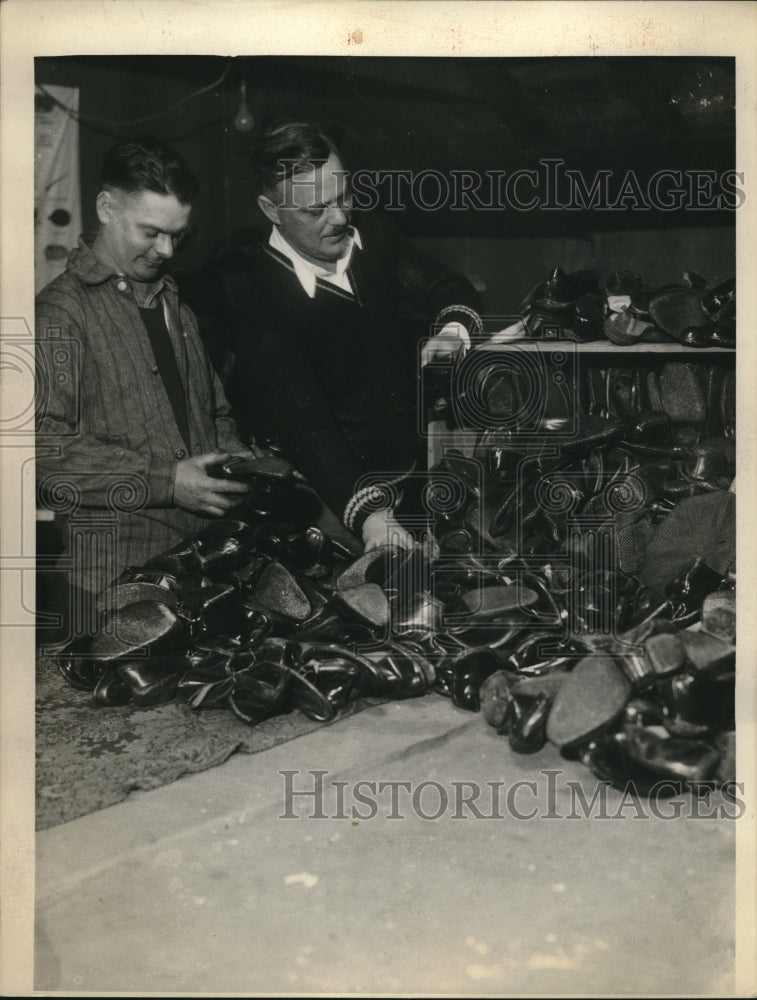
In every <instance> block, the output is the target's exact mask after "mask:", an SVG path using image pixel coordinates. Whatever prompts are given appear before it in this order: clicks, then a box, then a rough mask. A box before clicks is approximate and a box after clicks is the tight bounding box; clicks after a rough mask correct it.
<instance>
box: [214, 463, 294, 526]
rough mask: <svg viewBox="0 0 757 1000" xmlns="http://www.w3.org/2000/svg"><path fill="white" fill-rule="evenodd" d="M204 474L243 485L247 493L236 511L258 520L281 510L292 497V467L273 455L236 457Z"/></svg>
mask: <svg viewBox="0 0 757 1000" xmlns="http://www.w3.org/2000/svg"><path fill="white" fill-rule="evenodd" d="M208 474H209V475H211V476H216V477H217V478H219V479H233V480H235V481H237V482H241V483H245V484H246V485H247V486H248V487H249V492H248V493H247V495H246V496H245V497H244V498H243V500H242V502H241V504H240V507H239V509H240V510H242V511H244V512H245V514H248V513H252V514H254V515H257V516H259V517H262V516H265V515H270V514H272V513H275V511H277V510H279V509H281V506H282V505H283V504H284V503H285V502H286V501H287V500H288V499H289V498H290V497H291V496H292V494H293V492H294V488H295V485H296V482H297V480H296V477H295V474H294V468H293V466H292V465H291V464H290V463H289V462H287V461H286V460H285V459H283V458H278V457H276V456H274V455H262V456H260V457H252V456H249V457H248V456H244V455H236V456H233V457H232V458H230V459H227V461H225V462H223V463H221V464H220V465H216V466H212V467H210V468H209V469H208Z"/></svg>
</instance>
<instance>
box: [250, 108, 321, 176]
mask: <svg viewBox="0 0 757 1000" xmlns="http://www.w3.org/2000/svg"><path fill="white" fill-rule="evenodd" d="M336 152H337V149H336V146H335V145H334V143H333V142H332V140H331V139H330V138H329V137H328V136H327V135H326V133H325V132H322V131H321V129H320V128H319V127H318V126H317V125H314V124H312V123H310V122H293V121H280V122H276V123H275V124H274V125H271V126H270V127H269V128H268V129H266V130H265V132H263V134H262V135H261V136H260V138H259V139H258V141H257V144H256V146H255V151H254V152H253V154H252V170H253V173H254V175H255V179H256V181H257V182H258V184H259V185H260V188H261V190H262V191H265V192H271V191H273V190H274V188H275V187H276V185H277V184H278V183H279V182H280V181H284V180H288V179H289V178H290V177H293V176H294V175H295V174H302V173H305V172H306V171H308V170H311V169H312V168H313V167H317V166H322V165H323V164H324V163H325V162H326V161H327V160H328V158H329V157H330V156H331V155H332V153H336Z"/></svg>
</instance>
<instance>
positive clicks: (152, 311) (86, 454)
mask: <svg viewBox="0 0 757 1000" xmlns="http://www.w3.org/2000/svg"><path fill="white" fill-rule="evenodd" d="M197 193H198V183H197V180H196V178H195V176H194V175H193V174H192V172H191V171H190V169H189V168H188V166H187V165H186V163H185V162H184V161H183V160H182V158H181V157H180V156H179V155H178V154H177V153H176V152H175V151H174V150H172V149H170V148H168V147H166V146H164V145H162V144H161V143H159V142H157V141H156V140H154V139H145V140H141V141H136V142H124V143H120V144H119V145H117V146H116V147H114V148H113V149H111V150H110V151H109V152H108V153H107V154H106V156H105V160H104V164H103V172H102V183H101V190H100V192H99V194H98V196H97V202H96V207H97V217H98V221H99V228H98V231H97V234H96V235H95V237H94V240H93V241H91V243H90V242H87V241H86V240H85V239H81V240H80V242H79V246H78V247H77V248H76V249H75V250H73V251H72V253H71V254H70V256H69V259H68V261H67V264H66V270H65V271H64V272H63V274H61V275H59V276H58V277H57V278H56V279H55V280H54V281H52V282H51V283H50V284H49V285H47V286H46V287H45V288H44V289H42V291H41V292H40V293H39V295H38V296H37V299H36V303H35V312H36V338H37V365H38V379H37V439H36V444H37V484H38V498H39V503H40V504H41V505H42V506H43V507H47V508H48V509H52V510H54V511H55V513H56V519H57V520H58V521H59V523H60V527H61V541H62V544H63V553H62V557H61V561H60V567H61V569H62V570H63V572H64V574H65V577H66V579H67V581H68V584H69V586H70V588H72V589H71V591H70V592H69V595H68V596H69V597H70V593H76V594H78V595H79V599H80V603H81V599H82V592H83V594H84V596H85V598H86V597H87V596H89V597H91V595H93V594H97V593H98V592H100V591H102V590H103V589H104V588H106V587H107V586H108V585H109V584H110V583H111V582H112V581H113V580H114V579H116V578H117V577H118V576H119V574H120V573H121V572H122V571H123V570H124V569H125V568H126V567H127V566H140V565H141V564H142V563H144V562H145V561H146V560H147V559H149V558H150V557H151V556H154V555H157V554H159V553H160V552H162V551H165V550H166V549H167V548H169V547H171V546H172V545H174V544H176V543H177V542H178V541H180V540H181V539H182V538H185V537H187V536H190V535H192V534H193V533H195V532H197V531H198V530H199V529H200V528H202V527H203V526H204V525H205V524H206V523H207V520H208V518H213V517H219V516H222V515H223V514H225V513H226V512H227V511H228V510H230V509H231V508H232V507H234V506H235V505H236V504H238V503H239V501H240V496H239V494H241V493H244V492H246V490H247V487H245V486H243V485H242V484H240V483H236V482H233V481H229V480H223V479H218V478H214V477H212V476H211V475H209V466H211V465H212V464H214V463H217V462H219V461H222V460H223V459H224V458H226V457H228V456H229V455H231V454H237V453H249V451H250V449H249V448H248V447H247V446H245V445H244V444H243V443H242V441H241V439H240V437H239V434H238V432H237V428H236V425H235V423H234V421H233V420H232V419H231V417H230V412H229V405H228V403H227V400H226V398H225V395H224V392H223V389H222V386H221V383H220V381H219V379H218V376H217V374H216V373H215V371H214V370H213V368H212V366H211V364H210V362H209V360H208V357H207V355H206V353H205V350H204V347H203V344H202V340H201V338H200V335H199V332H198V327H197V322H196V319H195V316H194V314H193V313H192V311H191V310H190V309H189V308H188V307H187V306H186V305H185V304H183V303H182V302H181V301H180V300H179V295H178V292H177V288H176V284H175V282H174V281H173V279H172V278H171V277H170V276H169V275H167V274H165V273H164V269H165V266H166V264H167V263H168V262H169V261H170V260H171V257H172V256H173V253H174V250H175V248H176V246H177V245H178V243H179V242H180V240H181V238H182V236H183V235H184V233H185V232H186V231H187V227H188V225H189V220H190V215H191V211H192V204H193V202H194V201H195V199H196V196H197ZM69 607H73V605H71V604H70V600H69Z"/></svg>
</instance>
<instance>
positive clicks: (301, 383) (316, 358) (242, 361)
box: [226, 220, 481, 531]
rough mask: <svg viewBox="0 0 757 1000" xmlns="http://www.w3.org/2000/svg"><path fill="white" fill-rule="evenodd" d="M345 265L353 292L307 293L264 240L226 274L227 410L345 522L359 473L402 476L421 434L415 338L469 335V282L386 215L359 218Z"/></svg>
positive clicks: (354, 511)
mask: <svg viewBox="0 0 757 1000" xmlns="http://www.w3.org/2000/svg"><path fill="white" fill-rule="evenodd" d="M359 230H360V236H361V241H362V244H363V249H362V250H360V249H358V248H355V251H354V253H353V257H352V261H351V264H350V269H349V272H348V273H349V277H350V282H351V285H352V288H353V290H354V295H352V296H350V295H349V294H347V293H345V292H342V291H341V290H340V289H337V288H335V287H334V286H332V285H330V284H329V283H328V282H324V281H320V280H319V281H318V287H317V290H316V295H315V298H314V299H311V298H309V297H308V295H307V293H306V292H305V290H304V289H303V288H302V286H301V285H300V283H299V281H298V279H297V276H296V275H295V273H294V269H293V268H292V265H291V263H290V262H289V261H288V260H286V258H284V257H282V256H281V255H280V254H278V253H277V252H276V251H275V250H273V249H272V248H271V247H270V246H268V245H267V244H261V245H258V246H256V247H253V248H250V249H249V250H248V251H247V252H246V253H245V255H244V260H243V262H242V265H241V266H239V263H238V264H237V266H235V267H234V268H233V269H230V270H227V271H226V278H227V287H228V292H229V295H230V299H231V303H232V308H233V312H234V317H235V319H234V354H235V358H236V361H235V366H234V370H233V373H232V376H231V380H230V384H229V396H230V400H231V403H232V407H233V411H234V413H235V416H236V418H237V420H238V421H239V423H240V425H241V426H242V427H243V429H244V430H245V431H246V432H247V433H253V434H254V435H255V436H256V438H257V439H258V440H259V441H263V440H265V439H267V438H268V439H275V440H276V442H277V443H278V445H279V446H280V447H281V449H282V451H283V453H284V454H285V455H286V457H287V458H288V459H289V460H290V461H291V462H292V463H293V464H294V465H295V466H296V467H297V469H298V470H299V471H300V472H301V473H302V474H303V475H304V476H305V477H306V479H307V480H308V482H309V483H310V485H311V486H312V487H313V488H314V489H315V490H316V491H317V492H318V493H319V494H320V496H321V497H322V499H323V500H324V501H325V502H326V503H327V504H328V505H329V506H330V507H331V508H332V509H333V510H334V511H335V512H336V513H337V514H339V515H341V516H342V517H343V519H344V520H345V523H346V524H347V526H348V527H349V528H351V529H352V530H355V531H358V530H359V528H360V527H361V525H362V521H363V520H364V519H365V516H367V514H368V513H369V512H370V509H371V508H370V505H369V504H367V503H363V502H361V497H360V496H358V497H357V499H355V494H356V493H359V492H360V489H361V485H364V483H362V484H361V479H362V477H364V476H366V475H367V474H370V473H379V474H381V476H382V477H385V478H386V479H387V480H393V479H396V478H397V477H399V476H402V475H403V474H406V473H407V472H408V471H409V470H410V469H411V468H412V467H413V465H414V464H417V461H418V458H419V456H422V455H423V454H424V447H423V445H424V443H423V439H422V437H421V435H420V434H419V426H418V405H417V403H418V388H419V377H418V371H419V360H418V359H419V353H420V342H421V341H422V340H423V339H425V338H426V337H428V336H429V335H430V333H431V324H433V323H439V324H440V325H443V324H444V323H447V322H450V321H452V320H458V321H460V322H462V323H463V324H464V325H465V326H466V327H467V328H468V329H469V330H470V331H471V332H472V331H474V330H475V329H477V327H478V324H479V319H478V312H479V311H480V308H481V307H480V302H479V299H478V296H477V294H476V292H475V290H474V289H473V287H472V286H471V285H470V283H469V282H468V281H467V280H466V279H465V278H464V277H462V276H461V275H458V274H455V273H453V272H450V271H449V270H448V269H446V268H445V267H443V266H442V265H440V264H439V263H438V262H437V261H435V260H434V259H433V258H431V257H429V256H428V255H427V254H425V253H423V252H422V251H420V250H419V249H418V248H417V247H415V246H413V245H412V244H411V243H409V242H408V241H407V240H405V239H404V238H402V237H400V236H399V235H398V234H397V233H396V232H393V231H392V230H390V229H389V228H388V227H387V226H386V225H385V224H383V223H381V222H378V221H373V220H361V221H360V223H359Z"/></svg>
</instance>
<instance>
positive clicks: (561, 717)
mask: <svg viewBox="0 0 757 1000" xmlns="http://www.w3.org/2000/svg"><path fill="white" fill-rule="evenodd" d="M630 696H631V685H630V683H629V681H628V680H627V678H626V676H625V675H624V673H623V671H622V670H621V668H620V667H619V666H618V664H617V662H616V661H615V660H614V659H613V658H611V657H607V656H598V655H595V656H588V657H586V658H584V659H583V660H581V661H579V663H577V664H576V666H575V667H574V668H573V670H572V671H571V672H570V674H569V675H568V677H567V678H566V680H565V682H564V683H563V685H562V686H561V687H560V690H559V691H558V692H557V694H556V695H555V700H554V702H553V704H552V710H551V711H550V713H549V717H548V719H547V739H549V741H550V742H551V743H554V744H555V745H556V746H558V747H560V749H561V750H563V751H567V752H572V751H574V750H576V749H577V748H579V747H581V746H582V745H584V744H588V743H589V742H590V741H591V740H592V739H594V738H596V737H597V736H598V735H599V734H600V733H603V732H605V731H606V730H608V729H609V728H610V727H611V726H612V725H613V723H615V722H616V720H617V719H619V718H620V715H621V713H622V712H623V709H624V708H625V706H626V703H627V702H628V700H629V698H630Z"/></svg>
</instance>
